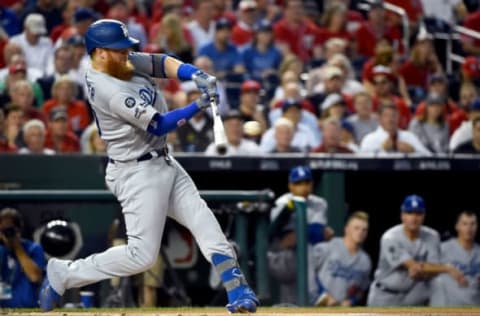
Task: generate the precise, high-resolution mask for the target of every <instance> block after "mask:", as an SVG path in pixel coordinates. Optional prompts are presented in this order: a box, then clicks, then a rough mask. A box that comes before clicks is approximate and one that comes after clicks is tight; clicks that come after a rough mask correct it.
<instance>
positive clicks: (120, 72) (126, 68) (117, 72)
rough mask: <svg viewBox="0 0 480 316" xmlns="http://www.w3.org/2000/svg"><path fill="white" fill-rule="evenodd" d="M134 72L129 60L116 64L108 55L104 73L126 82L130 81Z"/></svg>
mask: <svg viewBox="0 0 480 316" xmlns="http://www.w3.org/2000/svg"><path fill="white" fill-rule="evenodd" d="M134 70H135V67H134V66H133V65H132V63H131V62H130V61H129V60H127V62H126V63H124V62H118V61H116V60H115V59H113V58H112V57H111V55H110V54H109V55H108V59H107V63H106V66H105V71H106V73H108V74H109V75H110V76H112V77H115V78H117V79H120V80H125V81H128V80H130V79H132V77H133V71H134Z"/></svg>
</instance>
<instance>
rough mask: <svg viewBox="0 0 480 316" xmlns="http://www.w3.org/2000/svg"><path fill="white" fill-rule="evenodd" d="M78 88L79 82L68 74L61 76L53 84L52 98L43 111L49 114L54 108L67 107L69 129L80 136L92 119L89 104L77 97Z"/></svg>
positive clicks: (44, 105)
mask: <svg viewBox="0 0 480 316" xmlns="http://www.w3.org/2000/svg"><path fill="white" fill-rule="evenodd" d="M77 89H78V86H77V83H76V82H75V81H74V80H73V79H72V78H70V77H69V76H68V75H65V76H62V77H59V78H58V79H57V80H55V83H54V84H53V86H52V98H51V99H49V100H47V101H46V102H45V103H44V104H43V106H42V111H43V113H45V115H46V116H48V115H49V113H50V111H52V109H54V108H56V107H59V106H62V107H65V109H66V111H67V115H68V127H69V130H71V131H72V132H74V133H75V134H76V135H77V136H79V135H80V134H81V133H82V132H83V130H84V129H85V128H86V127H87V126H88V125H89V124H90V121H91V119H90V114H89V112H88V108H87V104H86V103H85V102H84V101H83V100H78V99H76V95H77V94H78V92H77Z"/></svg>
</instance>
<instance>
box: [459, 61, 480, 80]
mask: <svg viewBox="0 0 480 316" xmlns="http://www.w3.org/2000/svg"><path fill="white" fill-rule="evenodd" d="M461 71H462V81H464V82H465V81H469V82H475V81H476V82H478V81H479V79H480V60H479V59H478V57H477V56H467V57H465V60H464V61H463V64H462V68H461Z"/></svg>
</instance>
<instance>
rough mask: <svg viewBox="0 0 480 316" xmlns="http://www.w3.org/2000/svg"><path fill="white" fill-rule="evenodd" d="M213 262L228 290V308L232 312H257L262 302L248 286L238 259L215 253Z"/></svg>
mask: <svg viewBox="0 0 480 316" xmlns="http://www.w3.org/2000/svg"><path fill="white" fill-rule="evenodd" d="M212 262H213V265H214V266H215V269H216V270H217V272H218V274H219V275H220V278H221V279H222V283H223V286H224V287H225V289H226V290H227V296H228V304H227V306H226V307H227V310H228V311H229V312H230V313H255V311H256V310H257V306H258V305H259V304H260V302H259V301H258V298H257V296H256V295H255V293H254V292H253V291H252V289H251V288H250V286H248V284H247V281H246V280H245V277H244V276H243V274H242V272H241V271H240V269H239V267H238V263H237V261H236V260H235V259H233V258H232V257H229V256H225V255H222V254H214V255H213V256H212Z"/></svg>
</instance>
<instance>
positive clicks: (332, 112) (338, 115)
mask: <svg viewBox="0 0 480 316" xmlns="http://www.w3.org/2000/svg"><path fill="white" fill-rule="evenodd" d="M320 108H321V109H322V114H321V116H320V120H319V124H320V125H322V124H323V121H325V120H327V119H330V118H333V119H336V120H339V121H341V120H343V119H344V118H346V117H347V108H346V105H345V100H344V99H343V96H342V95H341V94H339V93H331V94H329V95H328V96H327V97H326V98H325V100H323V102H322V104H321V105H320Z"/></svg>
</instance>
